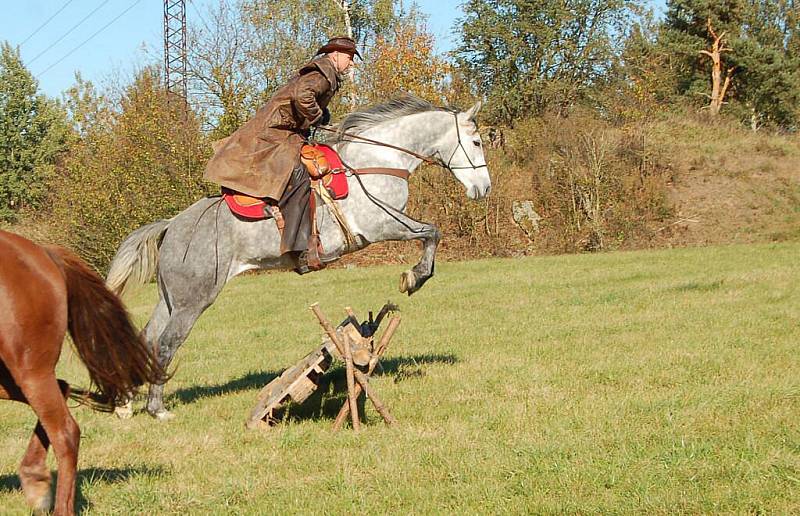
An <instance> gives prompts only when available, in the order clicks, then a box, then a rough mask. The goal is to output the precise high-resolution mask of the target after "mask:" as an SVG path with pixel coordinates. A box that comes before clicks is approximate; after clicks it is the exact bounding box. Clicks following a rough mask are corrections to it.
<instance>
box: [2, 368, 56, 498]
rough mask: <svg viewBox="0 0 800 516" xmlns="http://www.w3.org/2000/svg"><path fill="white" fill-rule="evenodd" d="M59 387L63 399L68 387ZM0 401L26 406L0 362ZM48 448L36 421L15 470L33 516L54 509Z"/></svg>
mask: <svg viewBox="0 0 800 516" xmlns="http://www.w3.org/2000/svg"><path fill="white" fill-rule="evenodd" d="M58 383H59V387H60V388H61V391H62V393H64V395H66V393H67V392H68V389H69V386H68V385H67V383H66V382H63V381H61V380H59V381H58ZM0 400H12V401H19V402H22V403H27V402H28V400H27V399H26V398H25V396H24V395H23V394H22V391H21V390H20V388H19V387H18V386H17V384H16V383H14V380H13V379H12V378H11V374H10V373H9V372H8V369H6V367H5V365H3V363H2V362H0ZM49 446H50V440H49V439H48V438H47V433H46V432H45V431H44V427H42V423H41V422H39V421H37V422H36V428H34V430H33V435H32V436H31V440H30V442H29V443H28V449H27V450H26V451H25V455H24V456H23V457H22V462H21V463H20V466H19V470H18V473H19V481H20V484H21V485H22V492H23V494H24V495H25V501H26V502H28V505H29V506H30V507H31V508H32V509H33V511H34V512H36V513H39V512H42V513H46V512H48V511H50V509H52V507H53V497H52V495H51V493H50V481H51V477H50V468H48V467H47V448H48V447H49Z"/></svg>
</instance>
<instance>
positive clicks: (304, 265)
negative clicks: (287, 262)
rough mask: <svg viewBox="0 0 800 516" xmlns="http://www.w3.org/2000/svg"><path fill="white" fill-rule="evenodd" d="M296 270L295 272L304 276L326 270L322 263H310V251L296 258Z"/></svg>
mask: <svg viewBox="0 0 800 516" xmlns="http://www.w3.org/2000/svg"><path fill="white" fill-rule="evenodd" d="M295 264H296V266H295V268H294V272H296V273H297V274H299V275H300V276H302V275H303V274H308V273H309V272H315V271H319V270H322V269H324V268H325V264H324V263H322V262H318V264H319V265H314V263H313V260H312V263H309V261H308V251H303V252H301V253H300V254H299V255H297V257H296V258H295Z"/></svg>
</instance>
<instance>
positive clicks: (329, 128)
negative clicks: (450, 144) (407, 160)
mask: <svg viewBox="0 0 800 516" xmlns="http://www.w3.org/2000/svg"><path fill="white" fill-rule="evenodd" d="M453 118H455V123H456V140H457V141H458V144H457V145H456V146H455V148H454V149H453V152H452V153H451V154H450V159H448V160H447V162H445V161H444V159H442V157H441V154H439V151H437V152H436V153H437V154H439V156H438V158H437V159H433V158H432V157H431V156H423V155H422V154H419V153H418V152H414V151H412V150H410V149H406V148H403V147H399V146H397V145H393V144H391V143H386V142H381V141H378V140H373V139H372V138H367V137H365V136H361V135H358V134H352V133H346V132H343V131H339V130H337V129H336V128H334V127H332V126H329V125H318V126H317V129H322V130H323V131H327V132H329V133H338V134H339V136H340V137H342V136H346V137H348V138H352V139H354V140H361V141H363V142H366V143H371V144H372V145H379V146H381V147H386V148H389V149H394V150H398V151H400V152H404V153H406V154H408V155H409V156H414V157H415V158H417V159H420V160H422V161H423V162H425V163H427V164H429V165H437V166H440V167H442V168H445V169H447V170H449V171H451V172H453V171H454V170H462V169H468V168H471V169H476V168H481V167H486V166H487V165H486V163H484V164H483V165H475V164H474V163H473V162H472V160H471V159H470V157H469V153H468V152H467V149H465V148H464V144H463V143H461V129H460V128H459V127H458V113H453ZM356 143H358V142H356ZM458 149H461V150H462V151H463V152H464V157H466V158H467V162H469V166H461V167H459V166H455V167H454V166H452V165H451V164H450V163H451V162H452V161H453V158H454V157H455V155H456V152H458ZM364 170H370V169H364ZM375 170H379V169H375ZM389 170H392V169H389ZM354 172H355V171H354ZM360 173H367V174H369V173H373V174H379V173H383V172H377V171H376V172H360ZM389 175H395V174H389Z"/></svg>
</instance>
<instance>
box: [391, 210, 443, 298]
mask: <svg viewBox="0 0 800 516" xmlns="http://www.w3.org/2000/svg"><path fill="white" fill-rule="evenodd" d="M418 224H419V227H418V228H416V229H415V230H414V231H412V232H411V233H412V234H413V236H411V238H409V239H414V240H421V241H422V257H421V258H420V259H419V262H418V263H417V264H416V265H415V266H414V267H412V268H411V269H410V270H407V271H405V272H403V273H402V274H401V275H400V292H407V293H408V295H409V296H410V295H411V294H413V293H414V292H416V291H417V290H419V289H420V288H421V287H422V285H424V284H425V282H426V281H428V280H429V279H430V278H431V277H432V276H433V269H434V262H435V260H436V247H437V246H438V245H439V240H441V238H442V236H441V234H440V233H439V229H438V228H437V227H436V226H434V225H433V224H423V223H418Z"/></svg>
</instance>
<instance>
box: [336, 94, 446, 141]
mask: <svg viewBox="0 0 800 516" xmlns="http://www.w3.org/2000/svg"><path fill="white" fill-rule="evenodd" d="M428 111H445V112H449V113H455V112H457V110H455V109H452V108H449V107H440V106H435V105H433V104H431V103H430V102H428V101H427V100H423V99H421V98H419V97H416V96H414V95H411V94H405V95H403V96H401V97H397V98H393V99H391V100H387V101H386V102H381V103H380V104H375V105H374V106H370V107H368V108H366V109H364V110H363V111H355V112H353V113H350V114H349V115H347V116H346V117H345V119H344V120H343V121H342V122H341V123H340V124H339V135H338V139H341V137H342V135H343V133H349V134H358V133H361V132H363V131H366V130H367V129H369V128H371V127H375V126H376V125H378V124H380V123H383V122H386V121H388V120H394V119H395V118H398V117H401V116H407V115H414V114H417V113H425V112H428Z"/></svg>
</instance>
